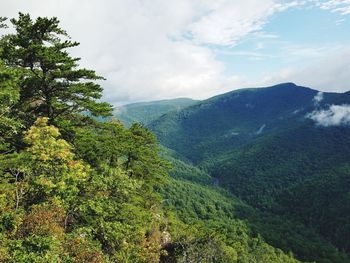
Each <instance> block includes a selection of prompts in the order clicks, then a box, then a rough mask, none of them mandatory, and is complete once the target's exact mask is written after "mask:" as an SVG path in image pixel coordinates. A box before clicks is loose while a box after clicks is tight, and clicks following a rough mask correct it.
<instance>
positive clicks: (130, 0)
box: [0, 0, 300, 104]
mask: <svg viewBox="0 0 350 263" xmlns="http://www.w3.org/2000/svg"><path fill="white" fill-rule="evenodd" d="M299 4H300V2H299V1H287V2H284V1H283V2H282V1H279V0H247V1H238V0H217V1H211V0H177V1H163V0H143V1H140V0H118V1H114V0H104V1H99V0H84V1H69V0H46V1H45V4H44V5H43V4H42V2H41V1H36V0H26V1H13V0H3V1H1V8H0V16H8V17H16V16H17V13H18V11H21V12H29V13H30V14H31V15H32V16H57V17H58V18H59V19H60V20H61V25H62V27H63V28H64V29H66V30H67V31H68V33H69V34H70V35H71V36H72V39H73V40H77V41H79V42H80V43H81V45H80V46H79V47H77V48H75V49H73V50H72V51H71V53H72V54H73V55H74V56H78V57H82V61H81V64H82V66H85V67H88V68H92V69H95V70H96V71H97V73H98V74H100V75H102V76H104V77H105V78H106V79H107V81H104V82H102V85H103V87H104V89H105V92H104V99H105V100H108V101H109V102H112V103H114V104H121V103H125V102H131V101H141V100H154V99H163V98H175V97H184V96H186V97H193V98H200V99H201V98H207V97H209V96H212V95H216V94H218V93H222V92H225V91H228V90H231V89H233V88H237V87H242V86H246V85H247V81H246V80H245V77H244V76H239V75H233V76H227V74H226V65H225V63H224V62H222V61H220V60H219V59H218V58H217V56H216V53H215V51H214V50H213V49H212V48H210V47H209V46H208V45H212V44H213V45H221V46H225V45H234V44H236V43H238V41H240V40H241V39H243V38H244V37H246V36H247V35H249V34H252V35H259V34H260V35H262V36H263V35H264V34H265V35H266V37H267V36H270V37H271V34H270V35H269V34H267V33H264V32H263V31H262V27H263V25H265V24H266V23H267V21H268V18H269V17H270V16H271V15H272V14H274V13H276V12H282V11H283V10H285V9H287V8H291V7H294V6H297V5H299ZM273 37H276V36H273Z"/></svg>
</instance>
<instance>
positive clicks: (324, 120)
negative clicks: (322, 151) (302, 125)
mask: <svg viewBox="0 0 350 263" xmlns="http://www.w3.org/2000/svg"><path fill="white" fill-rule="evenodd" d="M307 117H308V118H310V119H312V120H313V121H315V122H316V124H317V125H320V126H324V127H329V126H340V125H350V105H347V104H344V105H331V106H330V107H329V109H328V110H319V111H313V112H312V113H310V114H308V115H307Z"/></svg>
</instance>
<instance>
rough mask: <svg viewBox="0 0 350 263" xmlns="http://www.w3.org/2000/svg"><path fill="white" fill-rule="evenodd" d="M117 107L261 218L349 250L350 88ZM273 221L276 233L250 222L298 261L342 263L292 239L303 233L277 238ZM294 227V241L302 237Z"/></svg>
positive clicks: (289, 87)
mask: <svg viewBox="0 0 350 263" xmlns="http://www.w3.org/2000/svg"><path fill="white" fill-rule="evenodd" d="M164 105H165V106H164ZM124 108H125V109H127V110H126V111H125V112H126V113H127V114H126V115H125V114H124V115H122V114H121V113H118V114H119V115H118V116H119V118H120V119H121V120H122V121H124V122H125V123H126V124H130V122H132V121H141V122H144V123H145V124H146V125H147V126H148V127H149V128H150V129H151V130H152V131H154V133H155V134H156V135H157V137H158V139H159V141H160V142H161V144H162V145H164V146H165V147H167V148H169V149H171V150H172V151H173V152H174V153H175V154H176V156H177V157H176V158H178V159H181V160H182V161H184V162H187V165H188V166H191V165H194V166H196V168H195V169H200V170H202V171H205V172H206V174H207V175H206V176H204V177H205V178H206V179H205V180H206V181H207V182H208V176H209V177H210V178H211V179H210V180H209V181H211V182H212V184H214V185H215V186H219V188H224V189H227V190H229V191H230V192H231V193H232V194H233V195H235V196H237V197H239V198H240V199H241V200H243V202H245V203H247V204H248V205H249V206H250V207H252V209H256V211H259V212H258V213H267V214H268V215H269V216H267V217H268V218H269V219H267V221H269V220H272V219H271V218H273V217H278V218H280V219H281V218H288V219H289V220H291V221H292V222H294V223H292V224H294V225H295V226H298V225H299V224H300V226H301V225H302V226H303V227H305V229H309V230H310V231H312V232H315V233H317V235H319V236H320V237H319V240H323V239H325V240H327V242H330V243H331V244H333V245H334V246H335V247H337V248H338V249H339V251H344V252H345V253H347V254H349V253H350V238H349V237H350V126H349V124H350V92H346V93H327V92H323V93H322V92H319V91H317V90H313V89H310V88H306V87H301V86H297V85H295V84H293V83H283V84H279V85H275V86H272V87H266V88H250V89H241V90H235V91H232V92H229V93H225V94H222V95H219V96H215V97H213V98H210V99H207V100H204V101H191V100H183V99H181V100H173V101H171V100H170V101H166V103H165V104H164V103H161V102H155V103H152V102H150V103H147V104H139V105H138V104H133V105H126V106H125V107H124ZM147 109H150V110H149V111H148V110H147ZM128 116H131V117H128ZM189 177H191V176H189ZM204 177H203V178H204ZM191 180H192V181H193V180H194V181H193V182H192V183H196V184H203V183H202V182H201V181H200V180H197V179H193V178H192V179H191ZM203 180H204V179H203ZM247 218H248V217H247ZM280 219H279V220H277V221H278V223H276V225H275V227H276V228H280V230H277V229H273V228H269V230H268V231H265V232H264V229H266V226H265V227H263V228H261V227H260V228H259V227H257V228H258V229H260V230H259V233H261V234H263V236H264V238H265V239H266V240H267V241H269V242H270V243H272V244H273V245H274V246H277V247H280V248H282V249H284V250H285V251H286V250H288V249H291V248H292V249H291V250H292V251H293V252H294V253H295V254H297V255H299V257H300V258H302V259H304V260H305V259H306V260H315V259H317V262H347V259H344V261H342V260H339V261H338V259H335V258H332V259H331V256H329V257H328V259H329V261H327V256H325V258H323V259H322V258H320V256H319V255H317V256H316V255H315V254H313V253H314V252H310V251H311V250H310V251H309V252H307V251H306V250H305V251H303V248H302V247H303V246H305V245H300V244H301V243H300V244H299V245H298V244H297V243H298V240H297V239H298V238H296V237H295V236H293V235H294V234H295V235H296V236H297V235H301V236H302V235H303V234H302V233H300V229H299V230H298V229H295V230H290V231H292V232H293V231H295V233H294V234H291V235H290V236H291V237H290V238H291V240H289V241H286V244H284V242H283V241H282V240H280V238H276V235H280V234H281V231H282V232H283V231H284V230H281V229H283V227H282V225H283V224H282V223H281V222H282V221H283V220H282V221H281V220H280ZM247 220H251V218H250V219H249V218H248V219H247ZM267 221H264V224H266V222H267ZM261 224H262V223H261V221H260V223H258V224H257V223H255V226H257V225H260V226H261ZM253 225H254V224H253ZM296 228H297V227H296ZM301 232H304V233H305V234H304V235H305V236H303V237H300V240H305V239H308V237H307V234H306V231H301ZM296 233H298V234H296ZM282 235H283V234H282ZM292 236H293V237H292ZM286 240H288V237H286ZM288 242H289V244H287V243H288ZM300 242H302V241H300ZM303 242H304V241H303ZM310 242H311V243H312V241H311V238H310ZM311 243H310V244H311ZM291 244H292V245H291ZM310 246H311V245H310ZM315 253H316V252H315ZM326 254H327V253H326Z"/></svg>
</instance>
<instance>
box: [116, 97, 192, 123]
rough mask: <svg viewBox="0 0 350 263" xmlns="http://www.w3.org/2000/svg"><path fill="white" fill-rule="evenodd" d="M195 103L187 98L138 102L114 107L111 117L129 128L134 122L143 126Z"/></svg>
mask: <svg viewBox="0 0 350 263" xmlns="http://www.w3.org/2000/svg"><path fill="white" fill-rule="evenodd" d="M196 102H197V101H196V100H192V99H188V98H179V99H172V100H160V101H151V102H138V103H132V104H127V105H124V106H119V107H115V108H114V109H113V115H114V116H116V117H117V118H118V120H120V121H121V122H123V123H124V124H125V125H126V126H130V125H131V124H132V123H135V122H141V123H143V124H144V125H147V124H149V123H150V122H152V121H154V120H156V119H157V118H159V117H160V116H162V115H163V114H165V113H168V112H171V111H175V112H176V111H180V110H181V109H183V108H185V107H188V106H191V105H193V104H195V103H196Z"/></svg>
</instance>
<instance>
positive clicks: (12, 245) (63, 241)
mask: <svg viewBox="0 0 350 263" xmlns="http://www.w3.org/2000/svg"><path fill="white" fill-rule="evenodd" d="M1 21H2V23H1V28H3V27H5V26H4V24H3V23H7V21H5V20H4V19H1ZM7 25H9V26H10V27H11V28H10V29H11V30H10V31H9V32H10V33H8V34H5V35H3V36H2V37H1V40H0V87H1V90H0V101H1V104H0V135H1V136H0V207H1V209H0V262H13V263H14V262H16V263H17V262H23V263H27V262H77V263H78V262H79V263H80V262H94V263H98V262H133V263H134V262H135V263H136V262H145V263H146V262H147V263H148V262H247V263H249V262H266V263H267V262H298V260H296V259H294V256H293V249H292V247H290V248H288V247H286V246H284V247H283V249H284V250H285V252H283V251H282V250H280V249H278V248H275V247H273V246H271V245H270V244H268V243H267V242H266V241H265V240H264V237H263V236H262V235H261V234H260V229H259V228H254V227H253V225H252V224H251V223H250V222H248V221H247V220H248V218H247V217H245V216H244V213H243V212H241V213H238V212H236V207H238V208H239V210H241V211H247V212H245V213H246V214H247V216H248V215H249V217H251V216H254V215H255V212H251V213H248V211H250V210H251V211H255V210H253V209H252V208H250V207H249V206H248V205H246V204H245V203H244V202H242V201H240V200H239V199H237V198H236V197H234V196H232V195H231V194H229V193H227V192H226V191H224V190H220V189H216V188H213V187H212V186H211V184H212V177H211V176H210V175H208V174H207V173H206V172H204V171H202V170H200V169H199V168H196V167H193V166H191V165H190V164H188V163H185V162H184V161H182V160H177V159H176V155H175V157H174V155H173V154H171V153H170V151H169V152H167V151H164V149H163V147H160V146H159V145H158V143H157V141H156V138H155V136H154V135H153V134H152V133H151V132H150V131H149V130H148V129H146V128H144V127H143V125H141V124H137V123H136V124H132V125H131V126H130V127H129V128H126V127H125V126H124V125H123V124H121V122H119V121H118V120H114V119H111V120H109V121H105V122H98V121H97V120H96V118H95V117H97V118H107V117H110V116H111V113H112V107H111V105H109V104H108V103H105V102H101V101H100V98H101V96H102V92H103V89H102V87H101V86H100V84H99V83H100V82H98V81H99V80H102V77H100V76H98V75H97V74H96V73H95V72H94V71H93V70H89V69H84V68H81V67H79V59H78V58H73V57H71V56H70V52H69V51H70V48H73V47H76V46H78V45H79V44H78V43H76V42H74V41H72V40H70V38H69V37H68V35H67V33H66V32H65V31H64V30H63V29H61V28H60V25H59V21H58V19H57V18H46V17H38V18H36V19H34V20H33V19H32V18H31V17H30V15H28V14H19V17H18V18H15V19H11V21H10V23H7ZM3 30H4V28H3ZM6 32H7V31H6ZM171 163H172V164H173V165H171ZM171 166H173V168H171ZM168 171H171V175H172V176H173V177H172V178H170V177H169V176H168V175H167V173H168ZM254 217H255V216H254ZM258 217H259V216H258ZM256 226H258V224H256ZM321 245H322V246H323V245H324V244H323V243H322V244H321ZM325 246H326V247H327V249H328V250H324V251H325V252H324V253H325V254H326V255H324V256H322V257H320V258H321V259H322V260H323V262H327V261H326V260H333V259H334V261H333V262H346V258H345V255H342V254H341V253H338V252H337V251H336V250H335V249H334V248H333V247H331V246H329V245H328V244H326V243H325ZM278 247H280V246H278ZM314 248H315V249H321V248H322V247H321V246H319V244H315V245H314ZM328 251H329V253H328ZM320 262H322V261H320Z"/></svg>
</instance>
